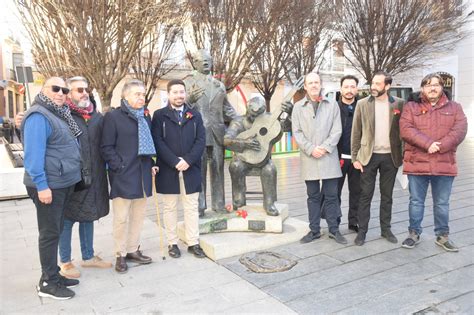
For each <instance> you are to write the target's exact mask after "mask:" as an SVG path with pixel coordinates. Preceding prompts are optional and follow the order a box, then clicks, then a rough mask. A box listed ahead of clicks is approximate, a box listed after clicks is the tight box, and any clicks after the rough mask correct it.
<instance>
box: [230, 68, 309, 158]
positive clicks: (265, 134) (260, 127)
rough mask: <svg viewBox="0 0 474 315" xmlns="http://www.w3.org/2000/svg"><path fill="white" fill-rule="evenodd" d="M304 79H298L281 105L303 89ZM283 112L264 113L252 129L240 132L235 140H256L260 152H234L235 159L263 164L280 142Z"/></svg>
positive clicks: (248, 150) (247, 150)
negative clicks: (275, 145)
mask: <svg viewBox="0 0 474 315" xmlns="http://www.w3.org/2000/svg"><path fill="white" fill-rule="evenodd" d="M303 84H304V77H301V78H299V79H298V81H296V82H295V85H294V86H293V88H292V89H291V90H290V92H289V93H288V94H287V95H286V96H285V98H284V99H283V101H282V103H285V102H288V101H291V100H292V99H293V96H294V95H295V93H296V92H297V91H298V90H300V89H301V88H302V87H303ZM282 113H283V111H282V110H281V106H280V108H279V109H278V110H275V111H274V112H273V113H271V114H270V113H264V114H262V115H259V116H258V117H257V118H255V121H254V123H253V125H252V127H251V128H250V129H248V130H246V131H243V132H241V133H240V134H239V135H238V136H237V139H240V140H257V141H258V143H259V144H260V150H252V149H246V150H244V151H243V152H236V153H235V154H236V155H237V157H238V158H239V159H240V160H242V161H244V162H246V163H248V164H252V165H259V164H261V163H262V162H265V161H266V159H267V157H268V156H269V155H271V150H272V147H273V145H274V144H275V143H276V142H277V141H278V140H280V138H281V136H282V130H281V125H280V121H279V120H280V116H281V115H282Z"/></svg>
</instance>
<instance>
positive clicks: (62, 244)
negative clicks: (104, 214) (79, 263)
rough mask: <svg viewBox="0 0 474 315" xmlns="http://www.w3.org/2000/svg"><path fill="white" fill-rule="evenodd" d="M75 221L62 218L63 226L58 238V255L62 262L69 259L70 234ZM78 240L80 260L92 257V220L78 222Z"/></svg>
mask: <svg viewBox="0 0 474 315" xmlns="http://www.w3.org/2000/svg"><path fill="white" fill-rule="evenodd" d="M74 223H75V221H71V220H69V219H64V228H63V231H62V232H61V236H60V238H59V257H60V258H61V262H62V263H66V262H70V261H71V234H72V227H73V225H74ZM79 240H80V242H81V253H82V260H89V259H92V257H94V247H93V242H94V222H79Z"/></svg>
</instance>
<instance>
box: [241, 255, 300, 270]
mask: <svg viewBox="0 0 474 315" xmlns="http://www.w3.org/2000/svg"><path fill="white" fill-rule="evenodd" d="M239 261H240V263H241V264H243V265H244V266H246V267H247V268H249V269H250V270H252V271H253V272H257V273H270V272H280V271H286V270H290V269H291V268H293V267H294V266H295V265H296V264H297V263H298V262H297V261H295V260H292V259H290V258H287V257H285V256H283V255H281V254H278V253H273V252H269V251H263V252H256V253H249V254H245V255H243V256H242V257H240V259H239Z"/></svg>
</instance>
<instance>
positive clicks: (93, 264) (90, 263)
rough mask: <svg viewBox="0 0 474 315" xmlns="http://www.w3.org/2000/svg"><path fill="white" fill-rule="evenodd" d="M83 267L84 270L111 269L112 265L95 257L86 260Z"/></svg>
mask: <svg viewBox="0 0 474 315" xmlns="http://www.w3.org/2000/svg"><path fill="white" fill-rule="evenodd" d="M81 266H82V267H84V268H110V267H112V263H111V262H109V261H104V260H102V258H100V257H99V256H94V257H92V258H91V259H88V260H84V261H83V262H82V263H81Z"/></svg>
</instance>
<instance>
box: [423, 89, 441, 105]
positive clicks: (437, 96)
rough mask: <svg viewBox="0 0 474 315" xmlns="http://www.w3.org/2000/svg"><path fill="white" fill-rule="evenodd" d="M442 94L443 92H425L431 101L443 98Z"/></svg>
mask: <svg viewBox="0 0 474 315" xmlns="http://www.w3.org/2000/svg"><path fill="white" fill-rule="evenodd" d="M441 95H442V93H431V92H430V93H428V94H425V97H426V99H427V100H428V101H429V102H430V103H433V104H434V103H438V100H439V99H440V98H441Z"/></svg>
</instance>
